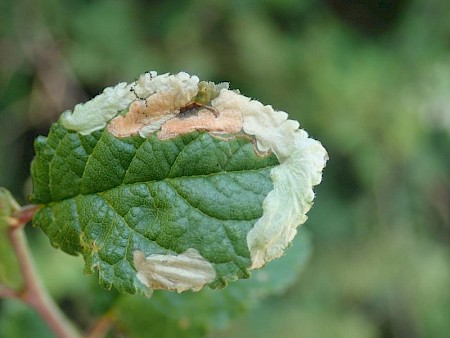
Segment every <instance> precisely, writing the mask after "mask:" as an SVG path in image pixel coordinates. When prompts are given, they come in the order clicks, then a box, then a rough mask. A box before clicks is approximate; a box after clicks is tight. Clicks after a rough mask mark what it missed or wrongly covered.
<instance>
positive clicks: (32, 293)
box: [4, 206, 80, 338]
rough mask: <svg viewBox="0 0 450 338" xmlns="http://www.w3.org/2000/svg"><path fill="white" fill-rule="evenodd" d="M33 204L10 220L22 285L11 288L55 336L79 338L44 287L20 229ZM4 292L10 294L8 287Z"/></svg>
mask: <svg viewBox="0 0 450 338" xmlns="http://www.w3.org/2000/svg"><path fill="white" fill-rule="evenodd" d="M36 211H37V206H26V207H24V208H22V209H21V210H20V212H19V213H18V214H17V215H16V217H14V218H13V219H12V222H10V227H9V229H8V235H9V239H10V241H11V244H12V247H13V249H14V252H15V254H16V256H17V260H18V262H19V266H20V270H21V272H22V276H23V281H24V286H23V290H22V291H21V292H20V293H16V292H14V293H15V294H16V295H18V298H19V299H21V300H22V301H24V302H25V303H27V304H28V305H30V306H31V307H33V308H34V309H35V310H36V311H37V312H38V313H39V315H40V316H41V317H42V319H43V320H44V321H45V322H46V323H47V325H48V326H49V327H50V329H51V330H52V331H53V333H54V334H55V335H56V336H57V337H59V338H79V337H80V335H79V334H78V333H77V331H76V329H75V328H74V327H73V326H72V324H71V323H70V322H69V321H68V319H67V318H66V317H65V316H64V314H63V313H62V312H61V310H60V309H59V308H58V306H57V305H56V304H55V302H54V301H53V299H52V298H51V297H50V296H49V294H48V293H47V291H46V289H45V288H44V287H43V285H42V282H41V280H40V278H39V276H38V274H37V272H36V268H35V265H34V261H33V258H32V256H31V253H30V251H29V246H28V242H27V239H26V236H25V232H24V225H25V224H26V223H27V222H28V221H29V220H30V219H31V218H32V217H33V215H34V213H35V212H36ZM6 291H7V290H4V293H6V294H7V295H8V294H9V295H11V296H14V293H12V290H10V291H9V293H8V292H6Z"/></svg>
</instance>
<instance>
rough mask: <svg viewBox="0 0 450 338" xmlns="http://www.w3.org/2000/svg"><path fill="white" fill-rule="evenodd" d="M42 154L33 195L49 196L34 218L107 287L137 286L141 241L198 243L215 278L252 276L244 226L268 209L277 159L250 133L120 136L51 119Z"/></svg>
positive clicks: (156, 249)
mask: <svg viewBox="0 0 450 338" xmlns="http://www.w3.org/2000/svg"><path fill="white" fill-rule="evenodd" d="M36 153H37V154H36V158H35V160H34V162H33V165H32V174H33V177H34V178H35V182H36V185H35V192H34V194H33V197H32V201H33V202H34V203H44V204H48V205H47V206H46V207H45V208H43V209H41V210H40V211H39V212H38V214H37V215H36V216H35V218H34V224H35V225H38V226H40V227H41V228H42V229H43V230H44V231H45V233H46V234H47V235H48V236H49V238H50V239H51V241H52V243H53V244H54V245H55V246H58V247H60V248H61V249H62V250H64V251H66V252H68V253H70V254H77V253H82V254H83V256H84V258H85V261H86V271H87V272H92V271H93V269H94V268H98V269H99V271H100V282H101V283H102V284H103V285H104V286H105V287H107V288H109V287H110V286H111V285H113V284H114V285H115V286H116V287H117V288H118V289H119V290H121V291H127V292H135V290H136V286H138V285H140V284H141V283H139V282H138V281H137V279H136V270H135V267H134V264H133V251H135V250H140V251H143V252H147V253H154V254H167V253H178V254H180V253H182V252H184V251H186V250H187V249H189V248H195V249H196V250H197V251H198V252H199V253H200V254H201V256H202V257H205V258H206V259H208V261H210V262H212V263H213V265H214V268H215V270H216V271H217V278H216V279H215V280H214V282H213V283H212V286H219V285H224V284H225V282H226V280H233V279H235V278H236V277H247V276H248V272H247V269H248V267H249V266H250V257H249V251H248V247H247V243H246V234H247V233H248V231H249V230H250V229H251V227H252V226H253V225H254V223H255V222H256V220H258V218H260V217H261V215H262V201H263V200H264V198H265V196H266V195H267V193H268V192H269V191H270V190H272V189H273V185H272V182H271V180H270V177H269V174H270V168H271V167H272V166H274V165H276V164H277V163H278V162H277V160H276V158H275V156H273V155H268V156H258V155H257V154H256V153H255V151H254V149H253V144H252V142H251V140H248V139H247V138H244V137H236V138H233V139H232V140H230V141H224V140H221V139H218V138H214V137H212V136H211V135H209V134H208V133H199V132H195V133H190V134H186V135H183V136H180V137H177V138H175V139H171V140H166V141H160V140H158V139H157V138H156V137H154V136H153V137H149V138H147V139H143V138H141V137H140V136H133V137H127V138H124V139H118V138H116V137H114V136H113V135H111V134H110V133H108V132H107V131H105V130H104V131H103V132H96V133H94V134H93V135H88V136H83V135H80V134H78V133H75V132H72V131H68V130H66V129H65V128H64V127H62V126H60V125H59V124H55V125H53V127H52V130H51V132H50V134H49V136H48V137H47V138H42V137H41V138H39V139H38V140H37V141H36ZM204 159H207V161H205V160H204ZM38 182H45V184H39V185H38V184H37V183H38ZM47 182H48V183H47ZM143 290H145V289H143Z"/></svg>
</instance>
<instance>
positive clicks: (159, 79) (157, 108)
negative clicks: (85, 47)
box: [60, 72, 199, 135]
mask: <svg viewBox="0 0 450 338" xmlns="http://www.w3.org/2000/svg"><path fill="white" fill-rule="evenodd" d="M198 83H199V79H198V77H197V76H190V75H189V74H187V73H183V72H181V73H178V74H175V75H170V74H163V75H157V74H156V72H147V73H145V74H143V75H141V76H140V77H139V79H138V80H136V81H135V82H133V83H131V84H127V83H119V84H118V85H116V86H115V87H109V88H106V89H105V90H104V91H103V93H101V94H100V95H97V96H96V97H95V98H93V99H92V100H90V101H88V102H86V103H81V104H77V105H76V106H75V108H74V110H73V112H71V111H65V112H64V113H63V114H62V116H61V119H60V122H61V124H62V125H63V126H64V127H65V128H67V129H71V130H75V131H77V132H79V133H81V134H83V135H87V134H90V133H92V132H93V131H95V130H100V129H102V128H104V127H105V126H106V124H107V123H108V121H110V120H111V119H113V118H114V117H115V116H117V115H118V114H119V113H120V112H121V111H123V110H125V109H127V108H129V107H130V105H131V104H132V103H133V107H132V108H133V110H132V111H133V112H134V114H126V115H125V116H128V115H130V116H129V117H128V118H127V119H129V120H130V121H128V120H127V121H125V123H123V122H122V123H121V127H122V125H124V127H123V128H125V129H120V128H118V129H119V130H118V131H117V133H118V134H120V135H122V134H123V135H125V134H127V131H126V128H128V127H130V126H131V127H133V126H134V125H135V124H138V125H140V126H142V125H143V124H145V119H150V120H151V119H155V118H156V117H158V116H162V115H164V114H167V113H169V112H171V111H174V110H176V109H178V108H180V107H183V106H185V105H187V104H188V103H189V102H191V101H192V99H193V98H194V97H195V96H196V95H197V92H198ZM130 110H131V109H130ZM138 113H140V115H139V114H138ZM118 117H120V118H123V117H122V116H118ZM142 120H143V121H142ZM131 127H130V128H131ZM137 129H138V128H137ZM128 134H131V133H128Z"/></svg>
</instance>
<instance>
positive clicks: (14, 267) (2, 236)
mask: <svg viewBox="0 0 450 338" xmlns="http://www.w3.org/2000/svg"><path fill="white" fill-rule="evenodd" d="M19 210H20V206H19V204H18V203H17V202H16V200H15V199H14V197H12V195H11V193H10V192H9V191H8V190H6V189H5V188H2V187H0V257H1V259H0V284H4V285H8V286H11V287H16V286H18V285H19V283H20V281H21V274H20V271H19V265H18V262H17V259H16V256H15V255H14V254H12V250H13V248H12V246H11V242H10V240H9V237H8V227H9V226H10V222H11V220H12V219H13V216H14V213H16V212H18V211H19Z"/></svg>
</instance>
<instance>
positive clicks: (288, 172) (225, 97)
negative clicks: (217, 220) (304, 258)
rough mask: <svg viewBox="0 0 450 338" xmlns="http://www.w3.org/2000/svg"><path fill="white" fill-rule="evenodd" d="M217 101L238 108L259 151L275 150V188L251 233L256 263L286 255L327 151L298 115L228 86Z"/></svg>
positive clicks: (320, 176) (306, 207)
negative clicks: (295, 118)
mask: <svg viewBox="0 0 450 338" xmlns="http://www.w3.org/2000/svg"><path fill="white" fill-rule="evenodd" d="M213 105H214V106H215V107H227V109H228V110H235V111H238V112H240V114H242V119H243V121H244V122H243V130H244V132H245V133H246V134H248V135H252V136H254V137H255V138H256V141H257V142H256V143H257V145H256V146H257V148H258V151H260V152H266V151H269V150H270V151H273V152H274V154H275V155H276V156H277V158H278V161H279V162H280V165H278V166H276V167H275V168H273V169H272V170H271V173H270V175H271V178H272V182H273V186H274V189H273V190H272V191H271V192H270V193H269V194H268V195H267V197H266V198H265V200H264V202H263V215H262V217H261V218H260V219H259V220H258V221H257V222H256V224H255V225H254V227H253V229H252V230H251V231H250V232H249V233H248V235H247V244H248V247H249V250H250V254H251V258H252V268H255V269H256V268H259V267H261V266H263V265H264V264H265V262H267V261H270V260H272V259H274V258H277V257H280V256H281V255H283V252H284V249H285V248H286V246H287V245H288V244H289V243H290V242H291V241H292V239H293V238H294V236H295V234H296V232H297V230H296V228H297V226H298V225H300V224H302V223H304V222H305V221H306V212H308V210H309V209H310V208H311V205H312V201H313V199H314V192H313V190H312V188H313V186H314V185H317V184H319V183H320V181H321V180H322V170H323V168H324V167H325V163H326V161H327V159H328V156H327V152H326V150H325V148H324V147H323V146H322V144H321V143H320V142H318V141H316V140H313V139H311V138H309V137H308V134H307V132H306V131H304V130H302V129H299V123H298V122H297V121H292V120H288V119H287V117H288V115H287V114H286V113H285V112H281V111H275V110H274V109H273V108H272V107H271V106H264V105H263V104H261V103H260V102H258V101H256V100H251V99H250V98H248V97H245V96H243V95H239V94H237V93H235V92H233V91H230V90H225V89H224V90H222V91H221V93H220V95H219V96H218V97H217V98H216V99H215V100H214V101H213ZM220 109H221V108H219V111H220Z"/></svg>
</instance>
